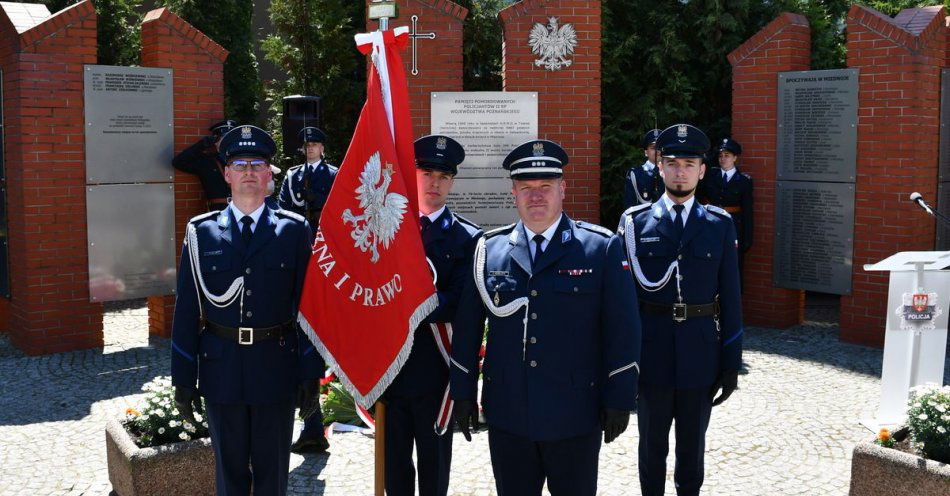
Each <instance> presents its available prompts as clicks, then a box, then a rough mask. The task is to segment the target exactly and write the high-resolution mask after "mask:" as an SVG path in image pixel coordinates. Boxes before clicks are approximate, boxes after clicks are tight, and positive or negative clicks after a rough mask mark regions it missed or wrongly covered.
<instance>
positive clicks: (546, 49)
mask: <svg viewBox="0 0 950 496" xmlns="http://www.w3.org/2000/svg"><path fill="white" fill-rule="evenodd" d="M528 44H529V45H531V53H533V54H535V55H539V56H540V57H541V58H539V59H535V61H534V65H536V66H538V67H541V66H544V68H545V69H547V70H549V71H556V70H558V69H563V68H565V67H570V66H571V60H569V59H568V57H569V56H571V55H574V47H576V46H577V32H576V31H574V26H572V25H571V24H565V25H563V26H561V27H558V26H557V17H550V18H548V25H547V26H545V25H544V24H541V23H540V22H539V23H536V24H535V25H534V27H533V28H531V33H530V35H529V36H528Z"/></svg>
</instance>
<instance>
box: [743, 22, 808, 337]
mask: <svg viewBox="0 0 950 496" xmlns="http://www.w3.org/2000/svg"><path fill="white" fill-rule="evenodd" d="M810 52H811V29H810V28H809V26H808V21H807V20H806V19H805V18H804V17H803V16H801V15H797V14H790V13H784V14H782V15H780V16H779V17H778V18H776V19H775V20H774V21H772V22H771V23H769V24H768V25H767V26H765V27H764V28H762V30H761V31H759V32H758V33H756V34H755V35H754V36H753V37H751V38H749V39H748V40H747V41H746V42H745V43H743V44H742V45H741V46H740V47H739V48H736V49H735V50H734V51H733V52H732V53H730V54H729V62H730V63H731V64H732V136H733V138H735V139H736V141H738V142H739V143H742V151H743V153H742V167H743V170H745V171H746V172H748V173H749V174H750V175H751V176H752V178H753V180H754V188H755V190H754V191H753V197H754V198H755V231H754V232H755V238H754V240H753V244H752V249H751V250H750V251H749V252H748V253H747V254H746V257H745V279H744V288H743V315H744V320H745V323H746V325H760V326H768V327H778V328H785V327H790V326H793V325H796V324H798V323H800V322H801V321H802V319H803V312H804V292H803V291H799V290H789V289H782V288H776V287H773V285H772V269H773V260H772V253H773V249H774V239H775V229H774V219H775V177H776V174H775V160H776V129H777V125H776V124H777V123H776V118H777V115H778V111H777V104H778V100H777V99H778V96H777V95H778V73H779V72H786V71H805V70H808V69H809V68H810V60H811V53H810Z"/></svg>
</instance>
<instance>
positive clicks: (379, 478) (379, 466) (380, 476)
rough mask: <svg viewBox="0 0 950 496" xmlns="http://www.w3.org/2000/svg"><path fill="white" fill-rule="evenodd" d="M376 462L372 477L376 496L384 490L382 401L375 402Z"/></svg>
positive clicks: (384, 427)
mask: <svg viewBox="0 0 950 496" xmlns="http://www.w3.org/2000/svg"><path fill="white" fill-rule="evenodd" d="M375 413H376V432H375V433H374V436H375V439H374V441H375V445H376V463H374V464H373V465H374V467H375V468H374V473H373V476H374V479H375V485H376V491H375V492H376V496H383V494H384V493H385V492H386V404H385V403H383V402H382V401H377V402H376V409H375Z"/></svg>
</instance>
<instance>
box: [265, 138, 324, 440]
mask: <svg viewBox="0 0 950 496" xmlns="http://www.w3.org/2000/svg"><path fill="white" fill-rule="evenodd" d="M298 137H299V139H300V142H301V143H303V153H304V156H305V160H304V163H302V164H300V165H296V166H294V167H291V168H290V169H287V175H286V176H285V177H284V182H283V183H282V184H281V186H280V193H279V196H278V198H277V203H278V205H279V206H280V208H282V209H284V210H289V211H291V212H296V213H298V214H300V215H302V216H304V217H305V218H306V219H307V221H308V222H309V223H310V225H311V226H312V227H313V228H314V230H316V229H317V227H319V225H320V213H321V212H322V211H323V205H324V204H326V202H327V197H328V196H329V194H330V188H331V187H332V186H333V180H334V179H336V173H337V170H338V169H337V168H336V167H334V166H332V165H330V164H327V163H326V162H324V161H323V151H324V143H325V142H326V134H324V133H323V131H321V130H320V129H318V128H316V127H313V126H307V127H305V128H303V129H301V130H300V132H299V133H298ZM329 447H330V443H329V442H328V441H327V438H326V435H325V434H324V432H323V415H322V412H320V409H319V408H318V409H317V410H316V411H314V412H313V415H311V416H309V417H308V418H306V419H304V425H303V429H302V430H301V431H300V437H298V438H297V440H296V441H294V444H293V446H291V451H293V452H294V453H318V452H321V451H326V450H327V448H329Z"/></svg>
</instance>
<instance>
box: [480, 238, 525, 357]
mask: <svg viewBox="0 0 950 496" xmlns="http://www.w3.org/2000/svg"><path fill="white" fill-rule="evenodd" d="M474 276H475V287H476V288H478V295H479V296H480V297H481V299H482V303H484V304H485V307H486V308H488V311H490V312H491V313H492V315H494V316H496V317H508V316H510V315H511V314H513V313H515V312H517V311H518V310H520V309H521V307H524V319H522V324H523V325H524V332H523V333H522V335H521V360H522V361H524V359H525V354H526V352H527V343H528V338H527V337H528V297H527V296H522V297H520V298H515V299H514V300H512V301H510V302H508V303H506V304H505V305H502V306H497V305H495V303H494V302H493V301H491V298H489V297H488V289H487V288H485V237H484V236H482V237H480V238H478V244H476V245H475V265H474Z"/></svg>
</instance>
